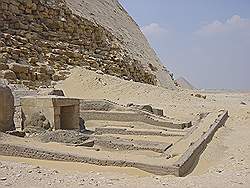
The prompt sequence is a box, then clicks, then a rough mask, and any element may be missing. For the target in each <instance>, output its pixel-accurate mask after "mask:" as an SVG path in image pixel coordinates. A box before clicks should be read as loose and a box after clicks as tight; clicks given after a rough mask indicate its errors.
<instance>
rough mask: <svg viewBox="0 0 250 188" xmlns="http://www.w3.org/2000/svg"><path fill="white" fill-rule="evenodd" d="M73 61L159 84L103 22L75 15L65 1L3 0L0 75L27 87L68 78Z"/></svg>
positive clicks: (0, 24)
mask: <svg viewBox="0 0 250 188" xmlns="http://www.w3.org/2000/svg"><path fill="white" fill-rule="evenodd" d="M73 66H85V67H87V68H88V69H91V70H101V71H102V72H103V73H105V74H109V75H114V76H117V77H120V78H123V79H127V80H133V81H137V82H142V83H148V84H154V85H156V84H157V80H156V76H155V75H154V74H153V73H152V71H151V70H150V69H149V68H147V67H145V66H142V64H141V62H140V61H138V60H136V59H133V58H131V57H130V56H129V55H128V53H127V51H126V49H124V48H122V44H121V42H120V41H119V40H118V39H117V38H116V37H114V36H113V35H112V34H111V33H110V32H109V31H107V30H106V29H105V28H103V27H102V26H100V25H98V24H96V23H94V22H91V21H89V20H87V19H84V18H83V17H80V16H78V15H76V14H73V13H72V11H71V10H70V9H69V8H68V7H67V6H66V4H65V2H64V0H1V2H0V77H3V78H6V79H8V80H11V81H12V82H18V83H19V82H21V83H23V84H26V85H28V86H34V85H35V86H40V85H41V84H47V85H49V84H50V81H51V80H54V81H58V80H63V79H65V78H66V77H67V75H68V74H69V70H70V68H72V67H73Z"/></svg>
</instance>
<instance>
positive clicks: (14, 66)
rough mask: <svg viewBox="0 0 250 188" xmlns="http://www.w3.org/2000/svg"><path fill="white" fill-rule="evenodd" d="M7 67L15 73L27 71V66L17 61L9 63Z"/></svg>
mask: <svg viewBox="0 0 250 188" xmlns="http://www.w3.org/2000/svg"><path fill="white" fill-rule="evenodd" d="M9 69H10V70H12V71H13V72H15V73H28V72H29V66H27V65H21V64H18V63H11V64H10V65H9Z"/></svg>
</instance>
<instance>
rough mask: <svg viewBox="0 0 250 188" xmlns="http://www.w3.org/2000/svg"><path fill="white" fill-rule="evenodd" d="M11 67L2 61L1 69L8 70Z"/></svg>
mask: <svg viewBox="0 0 250 188" xmlns="http://www.w3.org/2000/svg"><path fill="white" fill-rule="evenodd" d="M8 68H9V67H8V66H7V65H6V64H5V63H0V71H1V70H7V69H8Z"/></svg>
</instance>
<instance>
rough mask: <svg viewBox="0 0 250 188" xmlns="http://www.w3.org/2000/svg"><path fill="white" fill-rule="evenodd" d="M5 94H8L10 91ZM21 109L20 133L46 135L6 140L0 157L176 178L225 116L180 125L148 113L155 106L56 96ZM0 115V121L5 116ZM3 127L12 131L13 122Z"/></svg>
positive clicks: (27, 100)
mask: <svg viewBox="0 0 250 188" xmlns="http://www.w3.org/2000/svg"><path fill="white" fill-rule="evenodd" d="M5 90H6V91H7V94H10V93H9V92H10V90H8V89H6V88H5ZM1 91H2V90H1ZM2 93H3V92H1V94H2ZM56 93H57V92H56ZM59 93H61V92H59ZM1 96H4V97H5V98H6V96H10V95H1ZM10 98H11V97H10ZM1 99H3V97H2V98H1ZM12 99H13V98H12ZM10 101H11V100H10ZM12 102H13V101H12ZM1 104H2V103H1ZM5 104H6V103H5ZM12 104H13V103H12ZM1 107H2V106H1ZM145 107H146V108H145ZM21 109H22V118H23V127H22V128H23V129H24V130H26V129H27V130H28V131H27V132H32V130H31V129H32V128H34V129H36V130H35V131H37V130H39V128H43V129H44V130H49V131H48V132H44V131H43V132H41V133H39V131H38V132H37V134H38V136H39V138H40V141H39V139H34V138H33V137H27V138H24V139H21V138H18V137H17V141H18V145H16V144H13V143H11V142H8V139H4V140H1V143H0V155H11V156H21V157H28V158H36V159H48V160H60V161H72V162H84V163H89V164H95V165H102V166H119V167H134V168H138V169H141V170H144V171H147V172H150V173H153V174H158V175H170V174H171V175H176V176H185V175H187V174H188V173H190V172H191V171H192V169H193V168H194V167H195V165H196V164H197V161H198V160H199V156H200V155H201V154H202V152H203V151H204V149H205V148H206V146H207V144H208V143H209V142H210V141H211V139H212V137H213V135H214V134H215V132H216V131H217V130H218V129H219V128H220V127H221V126H223V125H224V124H225V122H226V120H227V118H228V112H227V111H223V112H220V114H219V116H218V114H216V113H210V114H208V116H211V117H214V118H215V121H214V122H211V125H209V124H207V123H205V124H203V123H202V119H200V118H199V119H198V120H197V122H196V123H191V122H185V121H184V122H183V121H180V120H177V119H175V118H170V117H167V116H166V115H163V113H162V112H161V113H158V112H157V113H155V111H154V110H152V109H158V108H154V107H152V106H149V105H127V106H123V105H119V104H117V103H114V102H112V101H108V100H79V99H73V98H66V97H62V96H55V95H51V96H49V95H48V96H28V97H23V98H21ZM158 111H161V109H158ZM0 112H1V114H0V115H1V116H0V117H1V118H2V117H3V114H4V113H3V111H0ZM5 117H10V119H8V118H5V121H6V120H9V121H11V117H12V118H13V114H12V116H5ZM79 117H81V118H82V120H84V124H85V126H86V128H87V130H85V131H84V132H80V131H79V126H80V124H79V123H80V122H79ZM204 118H207V116H206V117H204ZM1 121H2V119H1ZM1 125H2V124H1ZM6 125H9V126H8V127H7V129H11V126H10V125H11V124H6ZM7 129H6V130H7ZM59 129H60V130H59ZM62 129H63V130H62ZM71 129H74V130H76V131H73V130H71ZM30 130H31V131H30ZM26 139H29V142H26ZM32 139H34V140H32ZM33 142H36V143H37V142H39V143H37V144H35V145H34V144H33ZM47 142H58V144H60V147H58V148H57V147H56V148H55V147H50V146H49V145H46V143H47ZM70 146H71V148H70V153H69V152H68V151H69V147H70ZM72 146H73V147H72Z"/></svg>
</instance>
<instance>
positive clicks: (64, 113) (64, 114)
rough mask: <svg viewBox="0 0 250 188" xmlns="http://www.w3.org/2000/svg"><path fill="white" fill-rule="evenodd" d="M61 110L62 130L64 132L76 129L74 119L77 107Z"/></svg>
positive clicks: (63, 107) (62, 108) (67, 107)
mask: <svg viewBox="0 0 250 188" xmlns="http://www.w3.org/2000/svg"><path fill="white" fill-rule="evenodd" d="M60 108H61V109H60V110H61V113H60V128H61V129H63V130H69V129H72V128H74V126H72V125H73V124H74V120H73V118H72V117H74V114H75V106H62V107H60Z"/></svg>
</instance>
